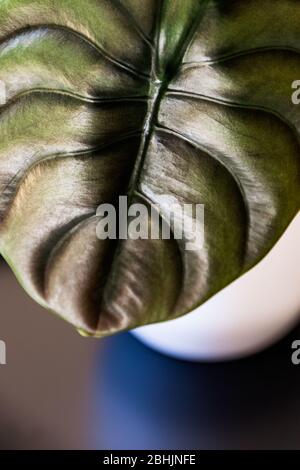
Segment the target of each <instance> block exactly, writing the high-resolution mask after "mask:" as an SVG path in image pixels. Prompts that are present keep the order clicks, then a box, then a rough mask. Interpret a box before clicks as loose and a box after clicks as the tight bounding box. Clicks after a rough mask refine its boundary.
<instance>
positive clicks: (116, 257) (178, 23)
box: [0, 0, 300, 336]
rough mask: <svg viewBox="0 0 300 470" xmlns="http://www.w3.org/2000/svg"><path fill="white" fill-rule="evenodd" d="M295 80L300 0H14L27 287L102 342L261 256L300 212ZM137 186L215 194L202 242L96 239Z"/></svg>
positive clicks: (2, 51) (13, 169)
mask: <svg viewBox="0 0 300 470" xmlns="http://www.w3.org/2000/svg"><path fill="white" fill-rule="evenodd" d="M297 78H298V79H299V78H300V2H299V1H298V0H244V1H240V0H219V1H218V0H161V1H159V0H143V1H141V0H85V1H82V0H5V1H2V2H0V80H1V81H2V82H3V83H4V84H5V86H6V92H7V102H6V103H5V104H4V105H2V106H1V107H0V194H1V196H0V248H1V253H2V254H3V256H4V257H5V258H6V259H7V261H8V262H9V264H10V265H11V267H12V269H13V270H14V272H15V273H16V276H17V277H18V279H19V280H20V282H21V283H22V285H23V286H24V288H25V289H26V291H27V292H28V293H29V294H30V295H31V296H32V297H33V298H34V299H35V300H36V301H37V302H39V303H40V304H41V305H43V306H44V307H45V308H47V309H49V310H51V311H53V312H55V313H57V314H58V315H60V316H61V317H63V318H65V319H66V320H67V321H69V322H71V323H72V324H73V325H74V326H75V327H76V328H77V329H79V330H81V331H84V332H86V333H87V334H90V335H96V336H105V335H109V334H112V333H115V332H118V331H120V330H124V329H129V328H133V327H136V326H140V325H143V324H147V323H154V322H158V321H162V320H167V319H172V318H176V317H178V316H180V315H182V314H185V313H187V312H189V311H191V310H193V309H194V308H195V307H197V306H198V305H200V304H202V303H203V302H204V301H206V300H207V299H208V298H210V297H211V296H212V295H214V294H215V293H217V292H218V291H220V290H221V289H222V288H224V287H225V286H226V285H228V284H229V283H231V282H232V281H233V280H234V279H236V278H238V277H239V276H240V275H241V274H243V273H244V272H246V271H247V270H248V269H250V268H251V267H252V266H254V265H255V264H256V263H257V262H258V261H260V260H261V259H262V258H263V257H264V256H265V255H266V254H267V253H268V251H269V250H270V249H271V248H272V247H273V246H274V244H275V243H276V242H277V240H278V239H279V237H280V236H281V235H282V234H283V232H284V230H285V229H286V227H287V226H288V224H289V223H290V222H291V221H292V219H293V218H294V217H295V215H296V214H297V212H298V211H299V208H300V191H299V189H300V150H299V133H300V113H299V107H298V108H297V106H295V105H293V103H292V101H291V93H292V90H291V84H292V82H293V81H294V80H296V79H297ZM123 194H127V195H128V198H129V203H133V202H143V203H144V204H147V206H148V207H149V208H150V207H151V206H153V205H154V204H157V205H158V206H159V215H160V217H161V218H162V219H163V218H167V217H168V211H169V210H170V200H172V202H177V203H179V204H180V205H182V204H196V203H198V204H204V205H205V245H204V247H200V246H199V250H196V251H187V250H185V243H186V241H187V239H188V235H189V234H188V233H184V237H183V239H182V240H174V239H171V240H130V239H129V240H119V241H116V240H105V241H100V240H98V239H97V237H96V225H97V223H98V218H97V217H96V208H97V207H98V206H99V205H100V204H101V203H112V204H116V203H117V201H118V197H119V195H123ZM162 195H169V199H168V198H166V199H163V200H162V198H161V197H160V196H162ZM179 222H180V221H179ZM148 223H150V221H148Z"/></svg>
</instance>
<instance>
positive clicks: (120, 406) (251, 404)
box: [91, 327, 300, 450]
mask: <svg viewBox="0 0 300 470" xmlns="http://www.w3.org/2000/svg"><path fill="white" fill-rule="evenodd" d="M298 338H299V339H300V328H299V327H298V328H297V329H296V330H294V331H293V332H292V334H290V335H289V336H288V337H287V338H285V340H283V341H281V342H280V343H279V344H277V345H276V346H275V347H273V348H271V349H269V350H267V351H266V352H264V353H261V354H259V355H256V356H254V357H252V358H250V359H246V360H240V361H236V362H230V363H223V364H222V363H219V364H205V363H203V364H196V363H188V362H181V361H176V360H173V359H169V358H167V357H164V356H162V355H160V354H157V353H155V352H153V351H151V350H150V349H148V348H147V347H145V346H143V345H142V344H141V343H140V342H139V341H138V340H136V339H135V338H133V337H132V336H131V335H130V334H128V333H126V334H121V335H118V336H115V337H112V338H108V339H105V340H103V341H102V342H101V347H100V348H99V352H98V356H97V357H96V360H95V362H96V363H95V368H96V374H95V380H96V386H95V387H93V393H94V396H93V397H92V402H91V404H92V408H93V410H92V415H93V416H92V419H91V421H92V422H93V431H94V434H93V437H92V440H93V446H94V447H95V448H98V449H157V450H158V449H180V448H181V449H230V448H231V449H275V448H279V449H289V448H293V449H295V448H298V449H299V448H300V365H299V366H298V367H297V366H295V365H293V364H292V362H291V354H292V349H291V343H292V341H293V340H295V339H298Z"/></svg>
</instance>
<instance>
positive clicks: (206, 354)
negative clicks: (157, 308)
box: [132, 213, 300, 361]
mask: <svg viewBox="0 0 300 470" xmlns="http://www.w3.org/2000/svg"><path fill="white" fill-rule="evenodd" d="M299 320H300V213H299V214H298V216H297V217H296V218H295V219H294V221H293V222H292V223H291V225H290V226H289V227H288V229H287V230H286V232H285V233H284V235H283V236H282V238H281V239H280V240H279V241H278V243H277V244H276V245H275V246H274V247H273V249H272V250H271V251H270V253H269V254H268V255H267V256H266V257H265V258H264V259H263V260H262V261H261V262H260V263H259V264H258V265H257V266H255V267H254V268H253V269H251V271H249V272H248V273H246V274H244V275H243V276H242V277H240V278H239V279H237V280H236V281H235V282H233V283H232V284H231V285H230V286H228V287H226V288H225V289H223V290H222V291H221V292H219V293H218V294H217V295H215V296H214V297H213V298H212V299H210V300H209V301H208V302H206V303H205V304H204V305H202V306H201V307H199V308H197V309H196V310H194V311H193V312H192V313H189V314H187V315H185V316H183V317H181V318H178V319H176V320H171V321H166V322H163V323H158V324H155V325H149V326H144V327H140V328H137V329H135V330H133V332H132V333H133V334H134V335H135V336H136V337H137V338H139V339H140V340H142V341H143V342H144V343H145V344H147V345H148V346H150V347H152V348H153V349H155V350H157V351H159V352H161V353H164V354H166V355H169V356H173V357H175V358H178V359H186V360H191V361H219V360H229V359H235V358H240V357H243V356H246V355H249V354H252V353H255V352H258V351H260V350H262V349H264V348H266V347H267V346H269V345H271V344H272V343H274V342H275V341H277V340H278V339H280V338H281V337H283V336H284V335H285V334H286V333H287V332H288V331H289V330H290V329H292V327H293V326H295V324H296V323H297V322H298V321H299ZM295 339H298V338H295Z"/></svg>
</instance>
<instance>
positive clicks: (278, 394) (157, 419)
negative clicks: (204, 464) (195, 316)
mask: <svg viewBox="0 0 300 470" xmlns="http://www.w3.org/2000/svg"><path fill="white" fill-rule="evenodd" d="M0 286H1V290H0V295H1V301H0V305H1V315H0V339H1V340H4V341H5V342H6V346H7V365H5V366H0V448H1V449H189V450H191V449H300V365H299V366H295V365H293V364H292V362H291V354H292V350H291V343H292V341H293V340H295V339H300V328H299V327H298V328H296V329H295V330H294V331H293V332H291V334H290V335H289V336H288V337H287V338H285V339H284V340H283V341H281V342H280V343H279V344H277V345H275V346H274V347H272V348H271V349H269V350H267V351H265V352H264V353H261V354H259V355H256V356H254V357H252V358H249V359H245V360H241V361H236V362H230V363H224V364H193V363H187V362H181V361H176V360H173V359H169V358H167V357H164V356H161V355H160V354H157V353H155V352H153V351H151V350H150V349H148V348H146V347H145V346H143V345H142V344H141V343H139V342H138V341H137V340H136V339H135V338H133V337H132V336H131V335H130V334H128V333H127V334H120V335H117V336H115V337H112V338H108V339H105V340H92V339H86V338H82V337H80V336H79V335H78V334H77V333H76V332H75V331H74V330H73V329H72V328H71V327H70V326H68V325H67V324H66V323H65V322H63V321H62V320H60V319H58V318H56V317H54V316H52V315H51V314H49V313H48V312H46V311H44V310H43V309H42V308H40V307H39V306H37V305H36V304H35V303H34V302H33V301H32V300H31V299H30V298H29V297H28V296H27V295H26V294H25V293H24V292H23V290H22V289H21V287H19V285H18V284H17V282H16V280H15V278H14V276H13V274H12V273H11V271H10V270H9V269H8V267H7V266H6V265H5V263H4V262H2V263H1V266H0Z"/></svg>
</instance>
